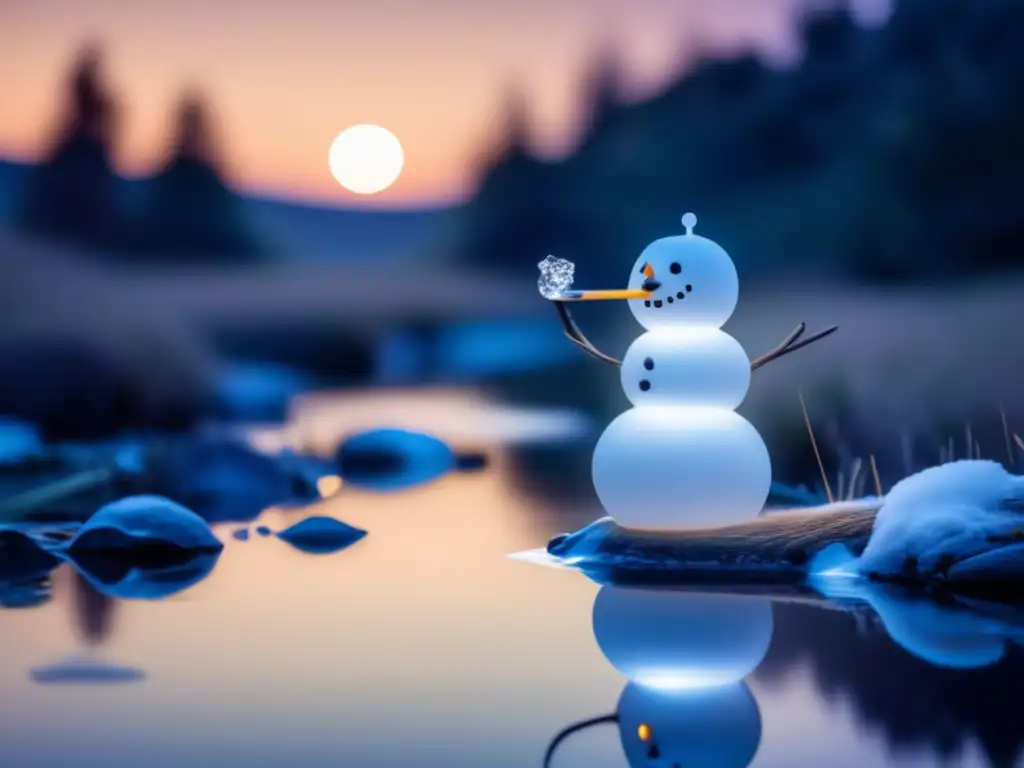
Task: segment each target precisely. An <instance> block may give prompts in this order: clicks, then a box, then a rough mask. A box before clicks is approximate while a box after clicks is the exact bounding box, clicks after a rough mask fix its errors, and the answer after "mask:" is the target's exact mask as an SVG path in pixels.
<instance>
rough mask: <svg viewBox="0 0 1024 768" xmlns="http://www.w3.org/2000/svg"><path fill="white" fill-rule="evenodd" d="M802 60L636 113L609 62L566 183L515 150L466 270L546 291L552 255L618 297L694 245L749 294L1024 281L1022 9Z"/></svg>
mask: <svg viewBox="0 0 1024 768" xmlns="http://www.w3.org/2000/svg"><path fill="white" fill-rule="evenodd" d="M802 39H803V43H804V57H803V59H802V61H801V63H800V65H799V66H798V67H795V68H793V69H790V70H785V71H779V70H774V69H771V68H769V67H767V66H766V65H764V64H763V63H762V62H761V61H760V60H758V59H757V58H755V57H754V56H752V55H749V56H743V57H738V58H733V59H727V60H722V59H706V60H703V61H701V62H699V63H698V64H696V65H695V66H692V67H690V68H688V69H687V71H686V72H685V73H684V74H683V75H681V76H680V78H679V79H678V81H677V82H675V83H674V84H673V85H671V86H670V87H669V88H667V89H666V90H665V91H664V92H663V93H661V94H660V95H659V96H657V97H656V98H652V99H650V100H647V101H644V102H642V103H636V104H625V103H623V101H622V99H621V98H620V89H619V86H618V76H617V67H616V62H615V59H614V57H611V56H604V57H602V58H601V59H600V60H599V61H598V63H597V66H596V67H595V68H594V73H595V74H594V76H593V77H592V78H591V79H590V81H589V82H588V83H586V84H585V86H586V87H585V93H586V97H587V110H588V113H589V121H588V130H587V131H586V133H585V136H584V138H583V140H582V143H581V144H580V146H579V148H578V150H577V151H576V152H575V153H574V154H573V155H572V156H571V157H569V158H567V159H566V160H564V161H562V162H558V163H547V162H544V161H542V160H540V159H538V158H537V157H535V156H534V154H532V152H531V149H530V140H529V125H528V115H526V113H525V110H524V108H523V106H522V103H521V102H520V101H519V100H518V99H512V100H510V101H509V104H508V110H507V112H508V116H507V125H506V132H505V136H504V139H503V142H502V144H501V146H500V147H499V149H498V150H497V151H495V152H493V153H492V154H491V155H490V159H489V161H488V162H487V163H486V167H485V168H484V169H483V171H482V174H481V182H480V188H479V193H478V195H477V196H476V198H475V199H474V200H473V201H472V203H471V204H470V205H469V206H468V208H467V210H466V214H465V216H464V219H463V226H462V227H461V229H460V232H459V233H458V238H457V240H458V242H457V243H456V246H455V252H456V253H457V254H458V258H460V259H463V260H466V261H472V262H474V263H478V264H481V265H486V266H488V267H490V268H494V269H499V270H507V271H509V272H513V273H518V274H527V273H528V274H535V269H534V265H535V264H536V262H538V261H540V259H542V258H543V257H544V256H545V255H546V254H548V253H555V254H557V255H560V256H563V257H566V258H570V259H573V260H574V261H577V262H578V263H579V264H580V272H579V273H578V274H580V275H581V278H582V279H583V280H585V281H586V282H587V283H588V284H597V281H602V283H603V282H604V281H611V283H610V284H618V282H621V280H622V274H621V272H622V265H623V264H624V263H628V262H629V261H630V260H631V259H633V258H634V257H635V255H636V254H637V253H638V252H639V251H640V250H641V249H642V248H643V247H644V246H645V245H646V244H647V243H648V242H650V241H651V240H653V239H654V238H656V237H661V236H664V235H668V234H673V232H675V231H677V230H678V231H680V232H681V231H682V228H681V227H680V226H679V217H680V216H681V214H682V213H684V212H685V211H688V210H694V211H695V212H696V213H697V214H698V217H699V219H700V222H701V223H700V224H699V225H698V231H700V230H701V229H703V230H704V232H705V233H707V234H708V235H709V236H711V237H713V238H714V239H716V240H718V241H719V242H721V243H722V244H723V245H724V246H725V247H726V248H727V250H729V251H730V253H731V254H732V256H733V258H734V260H735V261H736V262H737V264H738V265H739V266H740V268H741V269H742V270H743V271H744V272H745V273H746V274H763V273H764V272H766V271H768V270H776V269H778V268H786V269H790V270H792V269H803V270H815V271H819V272H830V273H833V274H837V273H838V274H841V275H843V276H845V277H852V278H856V279H867V280H876V281H877V280H900V279H913V280H921V279H924V278H948V277H952V276H958V275H964V274H967V273H976V272H979V271H987V270H993V269H1000V268H1006V267H1019V266H1022V265H1024V256H1022V253H1024V252H1022V251H1021V249H1020V248H1019V241H1020V238H1021V235H1024V206H1022V200H1024V196H1022V193H1021V192H1020V187H1019V184H1020V182H1019V179H1020V178H1021V174H1022V172H1024V142H1022V141H1021V140H1020V137H1021V136H1022V135H1024V46H1021V45H1020V42H1019V41H1020V40H1024V3H1021V2H1019V0H972V2H964V1H963V0H902V1H899V0H898V2H897V4H896V7H895V9H894V11H893V14H892V16H891V17H890V19H889V20H888V22H887V23H886V24H885V25H884V26H882V27H879V28H875V29H866V28H862V27H860V26H858V25H857V24H856V23H855V22H854V20H853V19H852V18H851V16H850V15H849V14H848V12H846V11H830V12H828V13H819V14H816V15H811V16H808V17H806V18H805V19H804V23H803V28H802Z"/></svg>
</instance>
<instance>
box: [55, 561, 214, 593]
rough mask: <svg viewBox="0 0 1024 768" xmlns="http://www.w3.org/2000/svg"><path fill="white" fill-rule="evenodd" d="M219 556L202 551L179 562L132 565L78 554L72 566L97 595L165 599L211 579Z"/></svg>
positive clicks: (127, 562)
mask: <svg viewBox="0 0 1024 768" xmlns="http://www.w3.org/2000/svg"><path fill="white" fill-rule="evenodd" d="M219 557H220V552H202V553H199V554H189V555H187V556H183V557H182V558H181V559H179V560H176V561H168V562H157V563H132V562H130V561H125V560H123V559H116V558H106V557H90V556H88V555H78V556H77V557H76V558H75V559H74V560H73V561H72V563H73V565H74V566H75V567H76V569H77V571H78V575H79V576H80V577H81V578H82V579H83V580H84V581H86V582H88V584H89V586H90V587H91V588H92V590H93V591H94V592H96V593H99V594H101V595H104V596H106V597H109V598H116V599H119V600H164V599H166V598H168V597H171V596H172V595H176V594H178V593H180V592H184V591H185V590H186V589H189V588H191V587H194V586H195V585H196V584H198V583H199V582H201V581H202V580H203V579H205V578H206V577H208V576H209V575H210V574H211V573H212V572H213V568H214V566H215V565H216V564H217V560H218V559H219ZM80 594H84V592H81V593H80Z"/></svg>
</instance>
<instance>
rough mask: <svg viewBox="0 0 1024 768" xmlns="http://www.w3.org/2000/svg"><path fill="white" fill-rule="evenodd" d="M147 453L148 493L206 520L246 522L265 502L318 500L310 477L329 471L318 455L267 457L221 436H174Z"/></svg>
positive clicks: (285, 503)
mask: <svg viewBox="0 0 1024 768" xmlns="http://www.w3.org/2000/svg"><path fill="white" fill-rule="evenodd" d="M150 458H151V460H150V464H151V472H150V475H151V478H152V485H153V490H154V492H156V493H159V494H161V495H163V496H166V497H167V498H170V499H174V500H175V501H177V502H178V503H180V504H183V505H184V506H187V507H188V508H189V509H193V510H195V512H196V514H198V515H199V516H200V517H202V518H203V519H204V520H207V521H208V522H211V523H222V522H244V521H249V520H253V519H255V518H256V517H257V516H258V515H259V514H260V513H261V512H263V511H264V510H265V509H267V508H268V507H272V506H283V507H287V506H303V505H306V504H311V503H313V502H315V501H319V500H320V493H319V491H317V488H316V481H317V479H318V478H319V477H320V476H322V475H324V474H329V473H331V472H333V467H332V466H331V465H330V464H329V463H328V462H325V461H322V460H317V459H306V458H305V457H300V456H293V455H281V456H269V455H267V454H264V453H260V452H259V451H256V450H254V449H252V448H251V447H249V446H248V445H245V444H244V443H242V442H240V441H237V440H232V439H228V438H223V437H215V438H202V437H184V438H180V439H178V440H175V441H172V442H169V443H166V444H165V445H164V446H163V447H162V448H160V449H159V450H154V451H153V452H152V455H151V457H150Z"/></svg>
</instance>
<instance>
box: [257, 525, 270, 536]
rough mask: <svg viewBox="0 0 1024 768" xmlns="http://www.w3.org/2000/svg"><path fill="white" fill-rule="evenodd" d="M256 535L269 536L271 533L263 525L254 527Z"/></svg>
mask: <svg viewBox="0 0 1024 768" xmlns="http://www.w3.org/2000/svg"><path fill="white" fill-rule="evenodd" d="M256 533H258V534H259V535H260V536H269V535H270V534H271V533H272V531H271V530H270V529H269V528H267V526H265V525H258V526H256Z"/></svg>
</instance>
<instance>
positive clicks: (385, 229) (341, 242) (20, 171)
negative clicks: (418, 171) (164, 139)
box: [0, 160, 455, 261]
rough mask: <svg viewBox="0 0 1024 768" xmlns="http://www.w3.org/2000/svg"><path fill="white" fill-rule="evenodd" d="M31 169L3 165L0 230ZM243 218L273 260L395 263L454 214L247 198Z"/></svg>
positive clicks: (134, 195) (139, 184)
mask: <svg viewBox="0 0 1024 768" xmlns="http://www.w3.org/2000/svg"><path fill="white" fill-rule="evenodd" d="M31 170H32V166H31V165H28V164H25V163H16V162H11V161H5V160H0V226H4V227H6V226H9V225H10V224H11V222H12V219H13V216H14V214H15V210H16V207H17V204H18V200H19V195H20V191H21V189H22V187H23V185H24V183H25V181H26V179H27V178H28V176H29V173H30V172H31ZM146 187H147V182H145V181H133V180H124V181H123V182H122V188H123V194H124V202H125V205H126V207H128V208H132V207H135V206H136V205H138V202H139V201H140V200H143V199H145V195H146V194H147V189H146ZM242 212H243V215H244V216H245V217H246V219H247V220H248V223H249V225H250V226H251V228H252V230H253V232H254V233H255V235H256V236H257V237H258V238H259V239H260V241H261V242H262V243H263V244H264V245H265V247H266V248H267V250H268V251H269V252H270V254H271V256H272V257H278V258H286V259H289V260H292V259H297V260H304V261H333V260H353V261H374V260H385V261H395V260H403V259H406V258H411V257H414V256H416V255H420V254H424V253H426V252H428V251H432V250H433V247H434V246H433V244H435V243H438V242H440V241H441V238H442V236H443V233H444V231H445V230H446V228H447V226H448V225H449V223H450V221H451V220H452V218H453V216H454V215H455V209H433V210H411V211H379V212H378V211H362V210H350V209H343V208H328V207H316V206H305V205H300V204H296V203H286V202H281V201H277V200H270V199H263V198H255V197H249V196H244V197H243V209H242Z"/></svg>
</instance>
